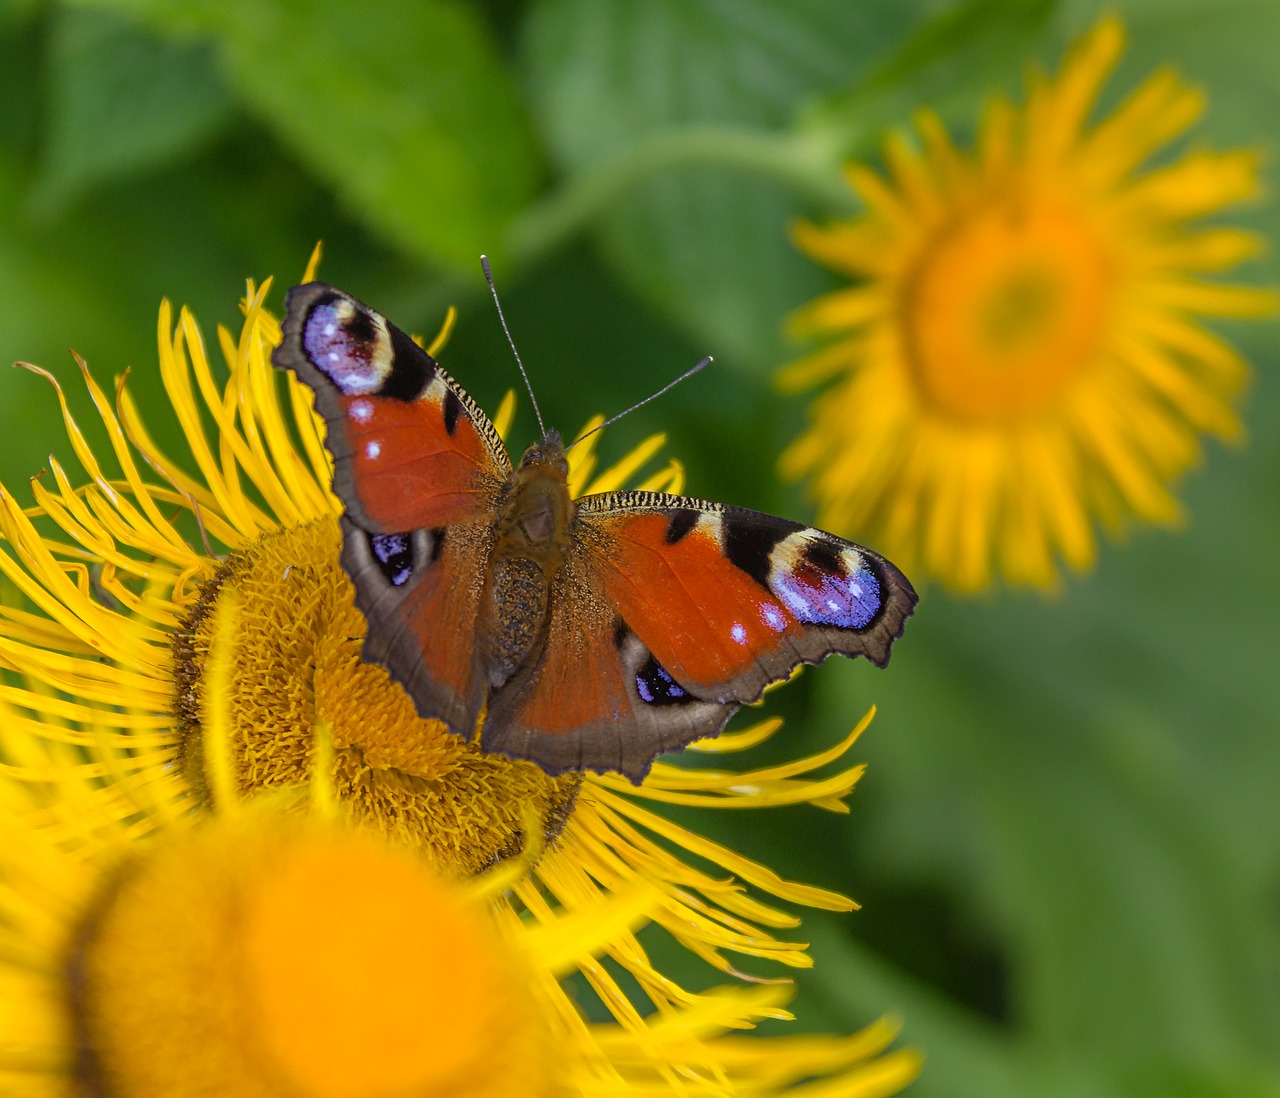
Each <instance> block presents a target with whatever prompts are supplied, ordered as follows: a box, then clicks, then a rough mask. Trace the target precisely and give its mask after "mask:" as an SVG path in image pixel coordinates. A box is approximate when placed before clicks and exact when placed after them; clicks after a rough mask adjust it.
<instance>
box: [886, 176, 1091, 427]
mask: <svg viewBox="0 0 1280 1098" xmlns="http://www.w3.org/2000/svg"><path fill="white" fill-rule="evenodd" d="M1114 281H1115V278H1114V264H1113V262H1112V261H1111V259H1110V256H1109V253H1108V250H1107V249H1106V248H1105V246H1104V243H1103V241H1102V240H1100V239H1099V236H1098V233H1097V232H1096V230H1095V229H1094V227H1093V226H1092V225H1090V224H1088V223H1086V222H1085V221H1084V219H1083V218H1081V217H1080V215H1079V214H1078V212H1077V211H1076V210H1074V209H1072V208H1071V207H1070V206H1068V205H1066V204H1064V203H1061V202H1058V201H1057V200H1055V199H1054V197H1053V196H1052V194H1051V193H1050V192H1048V190H1047V189H1046V188H1036V187H1033V186H1031V185H1029V184H1028V183H1027V182H1026V181H1021V182H1017V183H1015V184H1013V185H1010V186H1008V187H1007V189H1006V190H1005V191H1004V192H1003V193H1000V194H985V195H982V196H981V197H980V198H979V199H978V200H976V201H974V202H973V203H972V204H971V205H969V206H968V207H966V208H965V209H963V210H961V211H960V213H959V214H958V215H957V216H956V217H955V219H954V220H953V221H952V222H951V223H950V224H949V225H948V226H947V227H945V228H944V229H942V230H940V231H939V232H937V233H935V234H934V235H933V236H932V238H931V239H930V241H929V244H928V246H927V247H926V249H925V250H924V252H923V254H922V255H921V256H920V258H919V260H918V261H917V264H916V266H915V269H914V270H913V272H912V274H911V276H910V277H909V279H908V281H907V285H906V292H905V295H904V298H905V300H904V304H903V316H902V324H901V329H902V333H903V338H904V340H905V342H906V345H907V352H908V359H909V361H910V363H911V366H912V368H913V371H914V374H915V377H916V380H917V384H918V385H919V387H920V390H921V392H922V394H923V395H924V396H925V397H926V399H927V400H929V402H930V403H932V404H933V405H934V406H935V407H936V408H937V409H938V410H939V411H942V412H945V413H948V414H950V415H952V416H955V417H956V418H960V419H968V420H993V419H1005V420H1007V419H1012V418H1016V417H1021V416H1027V415H1032V414H1034V413H1036V412H1037V411H1039V410H1040V409H1041V408H1043V407H1045V406H1046V405H1048V404H1050V403H1051V402H1053V401H1054V400H1055V398H1057V397H1058V396H1059V395H1060V394H1061V393H1062V392H1063V391H1064V390H1065V389H1066V388H1067V387H1068V386H1069V385H1070V384H1071V383H1072V382H1073V381H1074V380H1075V379H1076V378H1077V377H1078V376H1079V375H1080V374H1082V373H1083V372H1084V371H1086V370H1087V369H1088V368H1089V366H1090V364H1091V363H1092V362H1093V360H1094V357H1095V354H1096V352H1097V350H1098V347H1099V346H1100V345H1101V343H1102V340H1103V338H1104V335H1105V329H1106V325H1107V321H1108V304H1109V302H1111V301H1112V300H1113V297H1114Z"/></svg>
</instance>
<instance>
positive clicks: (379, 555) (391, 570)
mask: <svg viewBox="0 0 1280 1098" xmlns="http://www.w3.org/2000/svg"><path fill="white" fill-rule="evenodd" d="M369 549H370V550H371V551H372V553H373V557H374V560H376V561H377V562H378V568H379V569H380V570H381V571H382V574H383V575H384V576H386V578H387V582H388V583H390V584H391V586H392V587H402V586H403V585H404V584H406V583H408V582H409V577H410V576H412V575H413V540H412V538H411V537H410V536H409V535H408V534H370V535H369Z"/></svg>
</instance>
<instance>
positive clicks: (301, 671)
mask: <svg viewBox="0 0 1280 1098" xmlns="http://www.w3.org/2000/svg"><path fill="white" fill-rule="evenodd" d="M340 538H341V535H340V533H339V530H338V523H337V520H336V519H325V520H321V521H317V522H313V523H310V524H308V525H306V526H298V527H292V528H290V529H287V530H281V531H279V532H277V533H275V534H271V535H269V536H267V537H264V538H262V539H261V540H259V541H258V542H256V543H254V544H253V545H251V546H250V547H249V548H247V549H246V550H244V551H243V552H240V553H236V554H234V555H233V556H231V557H230V558H229V559H228V560H227V562H226V564H225V565H224V566H223V568H222V569H221V570H220V571H219V573H218V574H217V575H216V576H215V577H214V578H213V580H211V581H210V582H209V583H207V584H206V585H205V587H204V589H203V591H202V594H201V598H200V601H199V602H198V603H197V604H196V606H195V607H194V608H193V610H192V612H191V614H190V615H189V617H188V619H187V622H186V624H185V626H184V628H183V629H182V630H180V631H179V633H178V634H177V637H176V640H175V645H174V652H175V657H176V678H177V710H178V715H179V735H180V742H181V753H182V763H183V770H184V772H185V773H186V776H187V778H188V780H189V781H190V782H191V784H192V785H193V786H194V787H195V788H196V790H197V791H199V792H200V793H202V794H206V793H207V788H206V783H205V774H204V758H203V750H202V745H201V729H202V727H203V726H204V724H205V720H206V716H205V705H206V699H205V697H204V688H203V680H202V676H203V674H204V671H205V667H206V666H207V663H208V655H209V651H210V647H211V646H212V645H213V644H214V643H228V642H229V643H232V644H234V651H233V653H232V657H231V658H232V666H233V671H232V675H231V697H230V699H229V704H228V706H227V709H228V712H229V717H230V722H231V727H230V728H229V729H228V730H227V738H228V741H229V746H230V750H231V753H232V757H233V762H234V766H235V771H236V776H237V778H238V780H239V783H240V786H241V789H242V790H243V791H244V792H246V793H247V792H251V791H253V790H255V789H263V788H271V787H278V786H296V785H306V784H307V783H308V781H309V777H310V768H311V760H312V757H313V753H314V750H315V737H316V730H317V727H322V728H324V729H325V730H327V732H328V734H329V735H330V737H331V738H332V741H333V745H334V760H333V769H332V774H331V782H332V786H333V789H334V792H335V794H336V795H337V796H339V797H341V798H343V799H344V800H345V801H346V802H347V803H348V804H349V805H350V806H351V807H352V808H353V809H354V810H355V812H356V814H357V816H358V818H359V819H360V820H361V821H362V822H364V823H368V824H372V825H373V826H375V827H377V828H378V829H380V830H382V831H383V832H384V833H386V834H388V835H390V836H392V837H394V838H396V839H398V840H399V841H402V842H409V843H413V844H415V845H417V846H419V847H420V848H421V849H422V850H423V852H424V853H425V854H426V855H427V856H428V857H429V858H430V859H431V861H432V862H433V864H434V865H435V866H436V867H437V868H438V869H439V870H440V871H441V872H445V873H454V874H462V875H466V874H471V873H476V872H479V871H480V870H482V869H484V868H486V867H487V866H490V865H492V864H494V863H495V862H498V861H501V860H502V859H504V858H508V857H511V856H512V855H514V854H519V853H520V852H521V851H523V850H524V848H525V845H526V844H525V837H524V833H523V828H524V821H525V819H526V816H525V813H526V812H527V811H528V810H529V809H532V810H533V811H534V812H535V813H536V814H537V817H538V819H539V820H540V821H541V824H542V831H543V838H544V841H545V842H547V843H550V842H553V841H554V840H555V839H556V837H557V836H558V835H559V834H560V832H561V831H562V830H563V829H564V826H565V824H566V823H567V821H568V818H569V816H570V814H571V813H572V811H573V806H574V803H575V801H576V798H577V793H578V788H579V786H580V784H581V778H580V777H579V776H577V775H572V774H571V775H565V776H562V777H559V778H553V777H551V776H550V775H548V774H547V773H546V772H545V771H543V770H542V769H540V768H539V767H538V766H536V765H534V764H533V763H530V762H523V761H516V760H512V759H508V758H506V757H505V756H502V755H490V754H486V753H485V752H483V751H481V750H480V749H479V747H477V746H476V745H475V744H472V743H469V742H467V741H466V740H464V739H463V738H462V737H461V736H457V735H455V734H454V733H452V732H450V731H449V730H448V729H447V728H446V727H445V726H444V725H443V724H442V723H441V722H439V721H434V720H423V719H422V718H420V717H419V716H418V714H417V711H416V710H415V709H414V706H413V702H411V701H410V700H409V697H408V695H407V694H406V693H405V692H404V691H403V690H402V689H401V688H400V685H399V684H398V683H396V682H394V681H393V680H392V679H391V677H390V676H389V675H388V674H387V672H386V670H385V669H384V668H382V667H379V666H377V665H375V664H369V663H365V662H364V661H363V660H362V659H361V658H360V650H361V645H362V644H363V641H364V636H365V629H366V626H365V620H364V617H363V616H362V615H361V614H360V612H359V611H358V610H357V609H356V608H355V605H354V603H353V601H352V599H353V591H352V587H351V581H350V579H349V578H348V576H347V574H346V573H345V572H344V571H343V570H342V567H341V566H340V564H339V563H338V551H339V544H340ZM225 592H234V595H235V598H236V601H237V604H238V606H239V621H238V627H237V630H236V633H235V635H234V636H232V637H230V638H226V637H222V638H219V637H218V635H217V630H216V622H217V616H218V615H217V608H218V605H219V597H220V596H221V595H222V594H223V593H225Z"/></svg>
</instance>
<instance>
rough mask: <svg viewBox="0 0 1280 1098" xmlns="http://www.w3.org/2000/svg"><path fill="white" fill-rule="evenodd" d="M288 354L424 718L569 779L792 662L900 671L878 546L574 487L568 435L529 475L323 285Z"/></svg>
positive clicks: (626, 763) (889, 574)
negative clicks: (841, 660) (323, 434)
mask: <svg viewBox="0 0 1280 1098" xmlns="http://www.w3.org/2000/svg"><path fill="white" fill-rule="evenodd" d="M272 361H273V362H274V363H275V365H276V366H277V367H279V368H280V369H284V370H292V371H293V372H294V373H295V374H296V375H297V376H298V378H299V379H300V380H301V381H303V382H305V383H306V384H307V385H308V386H310V387H311V389H312V390H314V392H315V398H316V407H317V409H318V410H319V411H320V414H321V415H322V416H323V417H324V419H325V422H326V423H327V425H328V439H327V443H326V445H327V446H328V449H329V452H330V453H331V454H332V455H333V461H334V478H333V482H334V491H335V492H336V493H337V495H338V497H339V498H340V499H341V500H342V504H343V507H344V512H345V513H344V514H343V516H342V535H343V549H342V564H343V567H344V568H345V569H346V571H347V573H348V574H349V575H350V576H351V579H352V581H353V582H354V584H355V592H356V605H357V606H358V608H359V609H360V611H361V613H362V614H363V615H364V617H365V619H366V621H367V622H368V626H369V628H368V635H367V637H366V639H365V642H364V658H365V659H367V660H370V661H372V662H375V663H379V664H382V665H383V666H384V667H386V668H387V670H388V671H389V672H390V673H391V675H392V676H393V677H394V678H395V679H396V680H397V681H399V682H400V683H401V685H402V686H403V687H404V689H405V690H406V691H407V692H408V694H409V696H410V697H411V698H412V699H413V702H414V704H415V706H416V707H417V710H418V712H419V713H420V714H421V715H422V716H423V717H435V718H439V719H440V720H442V721H444V722H445V723H446V724H447V725H448V726H449V728H451V729H452V730H453V731H454V732H456V733H458V734H459V735H463V736H467V737H468V738H469V737H470V736H471V735H472V734H473V733H474V731H475V729H476V724H477V721H479V720H481V718H483V727H482V729H481V735H480V743H481V746H482V747H483V748H484V750H486V751H496V752H501V753H503V754H506V755H510V756H514V757H517V758H523V759H531V760H533V761H534V762H536V763H537V764H538V765H539V766H541V767H542V768H543V769H545V770H547V771H548V772H550V773H553V774H556V773H561V772H563V771H567V770H595V771H605V770H616V771H619V772H621V773H622V774H625V775H626V776H627V777H628V778H630V779H631V780H632V781H634V782H637V783H638V782H639V781H640V780H641V779H642V778H643V777H644V775H645V774H646V773H647V772H648V770H649V767H650V766H651V765H652V763H653V760H654V758H655V757H656V756H658V755H660V754H661V753H662V752H664V751H671V750H674V749H677V748H682V747H684V746H685V745H686V744H688V743H690V742H691V741H693V740H696V739H699V738H701V737H704V736H713V735H715V734H716V733H718V732H720V731H721V729H723V728H724V726H725V723H726V722H727V721H728V719H729V717H730V716H732V715H733V713H734V712H736V711H737V709H738V707H739V706H740V705H742V704H743V703H744V702H750V701H754V700H756V699H757V698H759V697H760V695H761V693H762V692H763V691H764V688H765V687H766V686H768V685H769V684H770V683H771V682H774V681H776V680H778V679H781V678H785V677H786V676H787V675H788V674H789V673H790V672H791V671H792V669H794V668H795V667H796V666H797V665H798V664H800V663H802V662H804V663H818V662H820V661H822V660H824V659H826V658H827V656H829V655H831V654H832V653H833V652H839V653H841V654H842V655H846V656H858V655H861V656H866V657H867V658H868V659H869V660H871V661H872V662H873V663H875V664H877V665H879V666H884V664H885V663H886V662H887V661H888V659H889V648H890V646H891V645H892V643H893V641H894V640H895V639H896V638H897V637H899V636H900V635H901V634H902V629H903V624H904V622H905V621H906V619H907V617H908V616H910V614H911V612H912V610H913V609H914V608H915V603H916V594H915V591H914V590H912V587H911V584H910V583H909V582H908V581H907V579H906V577H905V576H903V574H902V573H901V572H899V571H898V569H897V568H895V567H894V566H893V565H892V564H890V563H889V562H888V561H887V560H885V559H884V558H883V557H879V556H877V555H876V554H875V553H872V552H869V551H868V550H866V549H863V548H862V547H861V546H858V545H854V544H853V543H852V542H848V541H844V540H842V539H840V538H837V537H835V536H834V535H832V534H827V533H824V532H823V531H821V530H815V529H813V528H812V527H808V526H802V525H800V524H799V523H795V522H788V521H787V520H786V519H781V518H774V517H773V516H772V515H765V514H761V513H759V512H757V511H748V510H744V509H742V508H739V507H730V506H727V505H725V504H721V503H709V502H707V501H706V500H700V499H687V498H685V497H684V496H674V495H664V494H661V493H657V492H611V493H607V494H603V495H593V496H585V497H582V498H580V499H576V500H574V499H570V498H569V491H568V487H567V483H566V478H567V473H568V463H567V461H566V459H565V447H564V444H563V442H562V441H561V438H560V436H559V435H558V434H557V433H556V432H554V431H548V432H546V434H545V435H544V437H543V438H542V439H541V440H540V441H538V442H535V443H533V444H532V445H531V446H529V448H528V449H527V450H525V452H524V456H523V457H522V458H521V459H520V465H519V466H518V467H517V468H515V469H513V468H512V465H511V459H510V457H509V456H508V455H507V451H506V448H505V447H504V446H503V443H502V440H501V438H499V436H498V433H497V431H496V430H495V429H494V427H493V424H492V423H490V422H489V419H488V417H487V416H485V414H484V412H482V411H481V410H480V408H479V407H478V406H477V405H476V403H475V402H474V401H473V400H472V399H471V397H470V396H468V395H467V393H466V392H465V391H464V390H463V389H462V388H461V386H459V385H458V383H457V382H456V381H454V380H453V378H451V377H450V376H449V375H448V374H447V373H445V371H444V370H442V369H441V368H440V366H439V365H438V364H437V363H436V361H435V360H434V359H433V358H432V357H431V356H430V355H428V354H427V352H426V351H424V350H422V348H420V347H419V346H418V345H417V344H416V343H414V342H413V340H412V339H410V338H409V337H408V336H407V335H405V334H404V333H403V332H402V331H400V329H398V328H396V327H395V326H394V325H392V324H390V323H388V322H387V321H386V320H385V319H384V318H383V317H382V316H380V315H379V314H378V313H375V312H374V311H373V310H372V309H370V308H368V307H367V306H365V305H363V304H361V303H360V302H359V301H357V300H356V299H355V298H353V297H351V296H350V295H349V294H346V293H344V292H343V291H341V290H338V289H335V288H334V287H332V286H328V285H325V284H324V283H321V282H309V283H307V284H306V285H302V286H295V287H294V288H293V289H292V290H290V291H289V296H288V301H287V304H286V315H285V319H284V324H283V338H282V341H281V343H280V346H279V347H277V348H276V350H275V352H274V354H273V356H272Z"/></svg>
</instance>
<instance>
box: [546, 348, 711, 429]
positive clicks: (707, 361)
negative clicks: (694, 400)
mask: <svg viewBox="0 0 1280 1098" xmlns="http://www.w3.org/2000/svg"><path fill="white" fill-rule="evenodd" d="M714 361H715V359H713V358H712V357H711V356H710V355H707V357H706V358H704V359H703V360H702V361H701V362H699V363H698V364H697V365H696V366H692V367H690V368H689V369H688V370H685V372H684V373H682V374H681V375H680V376H679V377H678V378H676V379H675V380H674V381H668V382H667V383H666V384H665V385H664V386H663V387H662V388H661V389H659V390H658V391H657V392H656V393H650V394H649V395H648V396H647V397H645V398H644V400H639V401H637V402H636V403H635V404H633V405H631V407H630V408H625V409H623V410H622V411H621V412H619V413H618V414H617V415H616V416H611V417H610V418H609V419H606V420H605V421H604V422H603V423H601V424H598V425H597V426H595V427H592V428H591V430H590V431H588V432H587V433H586V434H583V435H579V436H578V437H577V438H575V439H574V440H573V441H572V442H571V443H569V445H568V446H566V447H565V450H566V452H567V451H569V450H571V449H573V447H575V446H577V445H578V443H579V442H582V441H583V440H584V439H588V438H590V437H591V436H592V435H594V434H595V433H596V432H597V431H603V430H604V429H605V428H606V427H608V426H609V424H611V423H617V422H618V420H620V419H621V418H622V417H623V416H626V415H630V414H631V413H632V412H634V411H635V410H636V409H637V408H643V407H644V406H645V405H646V404H648V403H649V402H650V401H651V400H657V399H658V397H660V396H662V394H663V393H666V392H670V391H671V390H672V389H674V388H675V387H676V386H677V385H679V384H680V382H682V381H687V380H688V379H689V378H691V377H693V375H694V374H696V373H697V372H698V371H699V370H703V369H705V368H706V367H708V366H710V365H711V363H713V362H714Z"/></svg>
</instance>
